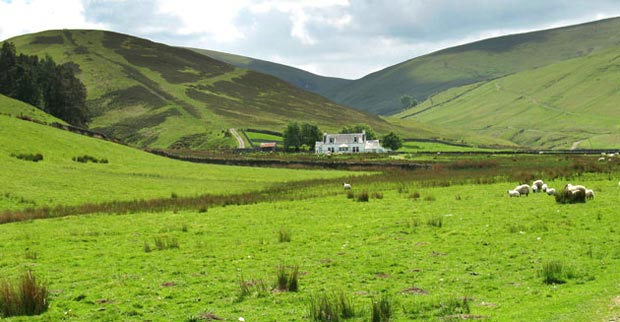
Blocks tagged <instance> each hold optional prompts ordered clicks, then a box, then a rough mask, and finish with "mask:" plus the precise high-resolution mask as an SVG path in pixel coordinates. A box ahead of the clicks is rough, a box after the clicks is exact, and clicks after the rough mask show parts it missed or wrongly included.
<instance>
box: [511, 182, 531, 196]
mask: <svg viewBox="0 0 620 322" xmlns="http://www.w3.org/2000/svg"><path fill="white" fill-rule="evenodd" d="M514 190H517V191H519V193H520V194H522V195H525V196H526V197H527V196H529V194H530V186H529V185H527V184H522V185H520V186H516V187H515V188H514Z"/></svg>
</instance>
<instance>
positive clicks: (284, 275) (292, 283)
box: [276, 265, 299, 292]
mask: <svg viewBox="0 0 620 322" xmlns="http://www.w3.org/2000/svg"><path fill="white" fill-rule="evenodd" d="M276 275H277V279H276V288H277V289H278V290H279V291H282V292H297V291H298V290H299V266H292V267H287V266H284V265H280V266H278V270H277V274H276Z"/></svg>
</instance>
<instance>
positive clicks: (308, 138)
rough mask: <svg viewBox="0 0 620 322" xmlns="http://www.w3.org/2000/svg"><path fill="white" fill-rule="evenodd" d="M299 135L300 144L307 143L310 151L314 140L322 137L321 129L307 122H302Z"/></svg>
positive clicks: (314, 142)
mask: <svg viewBox="0 0 620 322" xmlns="http://www.w3.org/2000/svg"><path fill="white" fill-rule="evenodd" d="M300 135H301V138H300V141H301V144H302V145H307V146H308V147H309V148H310V150H311V151H312V150H314V146H315V145H316V142H317V141H320V140H321V139H322V138H323V134H322V133H321V130H319V127H318V126H316V125H313V124H309V123H303V124H302V125H301V133H300Z"/></svg>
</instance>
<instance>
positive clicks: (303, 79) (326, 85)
mask: <svg viewBox="0 0 620 322" xmlns="http://www.w3.org/2000/svg"><path fill="white" fill-rule="evenodd" d="M192 50H194V51H196V52H198V53H201V54H204V55H207V56H209V57H211V58H213V59H217V60H219V61H223V62H225V63H228V64H231V65H235V66H238V67H242V68H247V69H251V70H254V71H257V72H260V73H264V74H268V75H273V76H276V77H278V78H280V79H282V80H285V81H287V82H289V83H291V84H293V85H295V86H297V87H299V88H302V89H304V90H306V91H309V92H313V93H317V94H321V93H324V92H326V91H328V90H329V89H331V88H335V87H339V86H343V85H345V84H348V83H350V82H351V80H348V79H342V78H335V77H325V76H320V75H316V74H313V73H310V72H307V71H305V70H302V69H298V68H294V67H290V66H286V65H282V64H277V63H272V62H269V61H264V60H260V59H255V58H250V57H245V56H240V55H234V54H228V53H223V52H219V51H214V50H208V49H197V48H192Z"/></svg>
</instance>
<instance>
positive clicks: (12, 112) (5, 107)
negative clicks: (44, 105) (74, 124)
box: [0, 94, 66, 124]
mask: <svg viewBox="0 0 620 322" xmlns="http://www.w3.org/2000/svg"><path fill="white" fill-rule="evenodd" d="M0 114H4V115H9V116H15V117H20V118H27V119H32V120H37V121H40V122H43V123H54V122H56V123H61V124H66V122H65V121H63V120H61V119H58V118H56V117H54V116H52V115H49V114H47V113H45V112H43V111H41V110H40V109H38V108H36V107H34V106H32V105H30V104H26V103H24V102H21V101H18V100H15V99H12V98H10V97H7V96H4V95H2V94H0Z"/></svg>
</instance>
